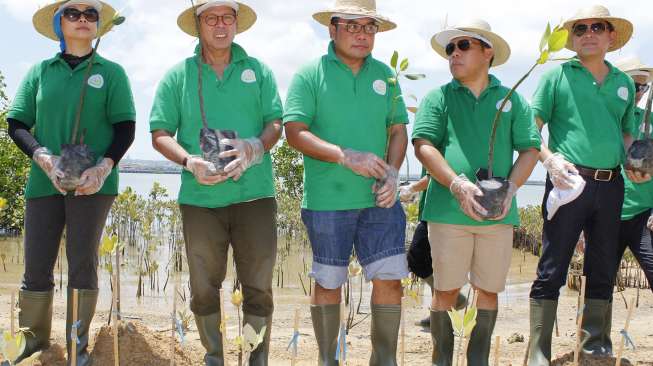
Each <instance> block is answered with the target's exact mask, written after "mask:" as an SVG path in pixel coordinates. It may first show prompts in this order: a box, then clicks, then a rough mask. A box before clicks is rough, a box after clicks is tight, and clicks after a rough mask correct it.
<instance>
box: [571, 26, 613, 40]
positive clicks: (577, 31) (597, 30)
mask: <svg viewBox="0 0 653 366" xmlns="http://www.w3.org/2000/svg"><path fill="white" fill-rule="evenodd" d="M606 29H607V30H609V31H612V30H613V28H612V25H610V23H606V22H600V23H592V25H587V24H576V25H574V28H573V29H572V32H573V33H574V35H575V36H576V37H582V36H583V35H584V34H585V33H587V31H588V30H590V31H591V32H592V33H594V34H596V35H599V34H603V32H605V30H606Z"/></svg>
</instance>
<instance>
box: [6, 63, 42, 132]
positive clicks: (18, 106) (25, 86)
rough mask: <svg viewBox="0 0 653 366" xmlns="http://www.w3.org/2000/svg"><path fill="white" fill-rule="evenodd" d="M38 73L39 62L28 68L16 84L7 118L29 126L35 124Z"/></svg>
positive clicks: (39, 71)
mask: <svg viewBox="0 0 653 366" xmlns="http://www.w3.org/2000/svg"><path fill="white" fill-rule="evenodd" d="M40 73H41V65H40V64H37V65H34V66H32V68H30V70H29V71H28V72H27V75H25V77H24V78H23V80H22V81H21V83H20V85H19V86H18V90H17V91H16V96H15V97H14V100H13V102H12V103H11V108H10V109H9V113H8V114H7V118H12V119H15V120H18V121H20V122H22V123H23V124H24V125H25V126H27V127H29V128H32V127H34V124H36V95H37V94H38V91H39V77H40Z"/></svg>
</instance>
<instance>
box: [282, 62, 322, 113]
mask: <svg viewBox="0 0 653 366" xmlns="http://www.w3.org/2000/svg"><path fill="white" fill-rule="evenodd" d="M316 105H317V98H316V93H315V87H314V86H313V83H311V78H310V74H309V72H308V70H307V69H304V70H302V71H300V72H298V73H297V74H295V76H293V78H292V81H291V82H290V87H289V88H288V96H287V97H286V110H285V113H284V116H283V123H284V124H286V123H288V122H302V123H304V124H306V125H307V126H310V125H311V124H312V123H313V120H314V119H315V111H316Z"/></svg>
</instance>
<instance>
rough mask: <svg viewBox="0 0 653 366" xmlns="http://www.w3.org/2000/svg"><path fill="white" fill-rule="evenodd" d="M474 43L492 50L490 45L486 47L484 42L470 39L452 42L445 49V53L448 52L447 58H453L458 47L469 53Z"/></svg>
mask: <svg viewBox="0 0 653 366" xmlns="http://www.w3.org/2000/svg"><path fill="white" fill-rule="evenodd" d="M473 43H478V44H480V45H481V47H487V48H490V47H489V45H487V46H486V45H485V44H484V42H481V41H479V40H476V39H474V40H469V39H461V40H460V41H458V42H455V43H454V42H451V43H449V44H448V45H447V47H445V49H444V52H446V54H447V56H451V55H452V54H453V52H454V51H455V50H456V47H458V49H459V50H461V51H463V52H465V51H468V50H469V49H470V48H471V47H472V44H473Z"/></svg>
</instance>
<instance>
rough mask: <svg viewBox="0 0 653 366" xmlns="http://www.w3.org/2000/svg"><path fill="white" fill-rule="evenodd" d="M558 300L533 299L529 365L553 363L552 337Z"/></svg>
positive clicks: (539, 365)
mask: <svg viewBox="0 0 653 366" xmlns="http://www.w3.org/2000/svg"><path fill="white" fill-rule="evenodd" d="M557 310H558V301H556V300H540V299H531V304H530V333H531V334H530V341H529V351H528V366H549V365H550V364H551V337H552V336H553V325H554V323H555V319H556V311H557Z"/></svg>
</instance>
